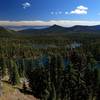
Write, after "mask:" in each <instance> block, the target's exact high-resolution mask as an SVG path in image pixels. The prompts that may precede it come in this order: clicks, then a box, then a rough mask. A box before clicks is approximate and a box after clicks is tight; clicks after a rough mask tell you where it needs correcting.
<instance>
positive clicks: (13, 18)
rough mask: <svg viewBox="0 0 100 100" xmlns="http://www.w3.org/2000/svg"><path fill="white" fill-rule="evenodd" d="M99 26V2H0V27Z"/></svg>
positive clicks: (10, 0)
mask: <svg viewBox="0 0 100 100" xmlns="http://www.w3.org/2000/svg"><path fill="white" fill-rule="evenodd" d="M52 24H58V25H62V26H72V25H96V24H100V0H0V25H11V26H12V25H15V26H20V25H31V26H41V25H43V26H45V25H52Z"/></svg>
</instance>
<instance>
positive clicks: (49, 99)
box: [0, 36, 100, 100]
mask: <svg viewBox="0 0 100 100" xmlns="http://www.w3.org/2000/svg"><path fill="white" fill-rule="evenodd" d="M5 84H6V85H7V84H9V86H10V87H12V88H15V89H16V91H18V93H21V94H26V95H31V96H32V95H33V96H35V97H36V98H38V99H40V100H99V96H100V38H99V37H98V38H72V37H65V36H64V37H63V36H59V37H57V38H56V37H54V36H53V37H52V36H42V37H41V36H36V37H29V36H28V37H26V36H25V37H22V36H20V37H13V38H12V37H3V38H0V95H1V96H3V95H5V94H6V93H5V92H4V91H5ZM9 86H8V87H9ZM16 87H17V88H16ZM10 91H11V90H9V92H10ZM15 94H16V93H15ZM6 100H7V99H6ZM19 100H22V99H21V98H20V97H19ZM25 100H26V99H25ZM27 100H28V99H27ZM29 100H30V99H29Z"/></svg>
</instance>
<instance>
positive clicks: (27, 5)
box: [22, 2, 31, 9]
mask: <svg viewBox="0 0 100 100" xmlns="http://www.w3.org/2000/svg"><path fill="white" fill-rule="evenodd" d="M22 6H23V8H24V9H26V8H29V7H30V6H31V4H30V3H29V2H25V3H23V4H22Z"/></svg>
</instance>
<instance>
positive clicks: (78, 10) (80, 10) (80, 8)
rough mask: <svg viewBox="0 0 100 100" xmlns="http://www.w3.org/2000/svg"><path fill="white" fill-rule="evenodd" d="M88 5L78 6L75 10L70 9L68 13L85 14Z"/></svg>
mask: <svg viewBox="0 0 100 100" xmlns="http://www.w3.org/2000/svg"><path fill="white" fill-rule="evenodd" d="M87 10H88V7H85V6H82V5H81V6H78V7H77V8H76V9H75V10H73V11H71V12H70V14H82V15H83V14H87Z"/></svg>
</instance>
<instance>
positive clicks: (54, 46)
mask: <svg viewBox="0 0 100 100" xmlns="http://www.w3.org/2000/svg"><path fill="white" fill-rule="evenodd" d="M81 45H82V44H81V43H77V42H73V43H71V44H68V45H66V46H57V45H55V44H33V48H35V49H47V48H62V47H65V48H79V47H81Z"/></svg>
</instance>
